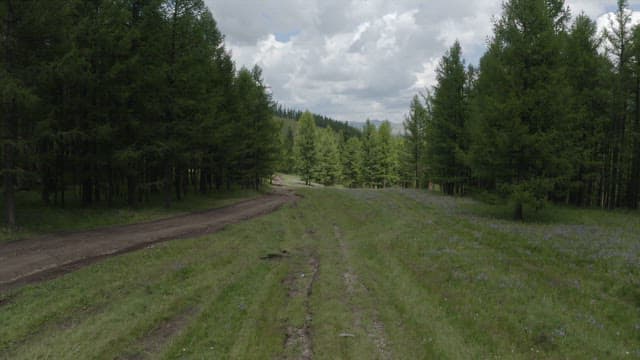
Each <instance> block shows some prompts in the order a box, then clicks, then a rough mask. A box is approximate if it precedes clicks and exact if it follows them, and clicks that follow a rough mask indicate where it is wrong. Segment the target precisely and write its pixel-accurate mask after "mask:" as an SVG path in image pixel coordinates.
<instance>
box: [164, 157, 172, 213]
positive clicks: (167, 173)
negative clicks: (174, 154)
mask: <svg viewBox="0 0 640 360" xmlns="http://www.w3.org/2000/svg"><path fill="white" fill-rule="evenodd" d="M163 185H164V207H166V208H169V207H171V166H170V165H169V161H165V163H164V184H163Z"/></svg>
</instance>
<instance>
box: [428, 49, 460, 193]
mask: <svg viewBox="0 0 640 360" xmlns="http://www.w3.org/2000/svg"><path fill="white" fill-rule="evenodd" d="M466 85H467V73H466V71H465V64H464V61H463V60H462V48H461V47H460V43H458V42H456V43H455V44H453V46H452V47H451V49H450V50H449V52H448V53H447V54H446V55H445V56H444V57H443V58H442V60H441V61H440V65H439V67H438V70H437V85H436V86H435V89H434V93H433V101H432V104H433V115H432V117H431V119H430V123H429V127H428V130H427V132H426V139H427V140H426V143H427V162H428V164H429V165H428V167H429V177H430V178H431V180H432V181H433V182H435V183H439V184H440V185H441V187H442V189H443V191H444V192H445V193H446V194H449V195H453V194H458V195H462V194H463V193H464V185H465V183H467V182H468V178H469V170H468V168H467V166H466V164H465V154H466V153H467V152H468V147H469V141H468V139H467V134H466V129H467V119H468V96H467V95H468V94H467V92H466V91H465V90H466Z"/></svg>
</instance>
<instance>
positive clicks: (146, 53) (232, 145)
mask: <svg viewBox="0 0 640 360" xmlns="http://www.w3.org/2000/svg"><path fill="white" fill-rule="evenodd" d="M0 19H1V21H2V24H1V25H2V26H1V28H2V36H0V49H1V50H0V51H1V53H2V56H1V57H0V62H1V64H2V66H1V68H0V106H1V107H2V109H1V110H0V112H1V114H0V117H1V119H0V120H1V124H0V125H1V129H2V130H1V131H2V140H3V141H2V146H1V147H2V149H1V150H2V188H3V199H4V217H5V222H6V223H7V224H8V225H9V226H13V225H15V208H16V200H15V195H16V192H17V191H27V190H29V191H39V192H40V193H41V196H42V200H43V201H44V203H46V204H51V205H53V206H65V203H68V202H69V199H70V198H72V199H79V200H80V202H81V204H82V205H84V206H91V205H93V204H95V203H99V202H103V203H107V204H109V205H111V204H112V203H118V202H119V203H124V204H128V205H129V206H135V205H136V204H137V203H139V202H144V201H147V200H148V198H149V196H150V194H152V193H162V194H164V195H163V197H164V202H165V205H166V206H169V205H170V204H171V202H172V201H175V200H179V199H181V197H182V196H183V195H184V193H185V192H187V191H198V192H202V193H206V192H209V191H211V190H212V189H221V188H228V187H231V186H237V185H239V186H242V187H246V188H257V187H259V186H260V185H261V183H262V182H263V181H264V180H265V178H267V177H268V176H270V175H271V174H272V173H273V170H274V167H275V164H276V161H277V160H278V159H277V158H276V156H277V154H278V148H277V146H278V134H279V131H280V129H279V128H278V124H277V123H276V122H275V121H274V120H273V117H272V110H273V109H272V108H273V101H272V99H271V95H270V93H269V91H267V88H266V85H265V83H264V80H263V78H262V72H261V70H260V68H258V67H255V68H253V69H246V68H242V69H236V66H235V63H234V61H233V59H232V57H231V54H230V52H229V51H228V50H227V49H226V48H225V44H224V36H223V35H222V34H221V33H220V31H219V30H218V28H217V25H216V22H215V20H214V19H213V17H212V15H211V13H210V12H209V10H208V9H207V7H206V6H205V4H204V3H203V1H202V0H91V1H85V0H54V1H52V0H30V1H23V0H8V1H2V2H1V3H0Z"/></svg>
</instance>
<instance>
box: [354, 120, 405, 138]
mask: <svg viewBox="0 0 640 360" xmlns="http://www.w3.org/2000/svg"><path fill="white" fill-rule="evenodd" d="M369 121H370V122H371V123H372V124H373V125H375V126H376V127H380V125H382V123H383V122H384V120H369ZM389 123H390V124H391V131H392V132H393V134H394V135H402V134H403V133H404V126H403V125H402V124H401V123H394V122H391V121H390V122H389ZM348 124H349V126H351V127H354V128H356V129H358V130H362V129H364V125H365V124H366V121H349V122H348Z"/></svg>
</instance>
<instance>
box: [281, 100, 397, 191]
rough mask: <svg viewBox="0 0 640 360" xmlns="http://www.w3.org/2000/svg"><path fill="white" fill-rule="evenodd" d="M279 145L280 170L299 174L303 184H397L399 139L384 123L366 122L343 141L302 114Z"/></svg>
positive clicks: (331, 131) (332, 131)
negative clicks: (359, 131) (361, 128)
mask: <svg viewBox="0 0 640 360" xmlns="http://www.w3.org/2000/svg"><path fill="white" fill-rule="evenodd" d="M282 142H283V147H282V151H283V155H282V159H283V161H282V163H281V171H283V172H287V173H297V174H299V175H300V176H301V177H302V180H303V181H305V183H306V184H307V185H310V184H311V183H312V182H315V183H320V184H323V185H336V184H342V185H345V186H347V187H371V188H382V187H388V186H392V185H395V184H397V183H398V181H399V178H398V171H399V166H400V162H399V156H400V150H401V146H402V145H401V144H402V139H400V138H398V137H394V136H392V134H391V125H390V124H389V123H388V122H384V123H383V124H382V125H381V126H380V127H378V128H376V126H375V125H373V124H371V123H370V122H369V121H367V124H366V126H365V128H364V130H363V132H362V134H361V135H360V136H353V137H350V138H347V137H346V136H344V134H343V133H341V132H336V131H334V130H333V129H332V128H331V127H327V128H320V127H318V126H316V122H315V121H314V117H313V114H311V113H309V112H305V113H303V114H302V116H301V117H300V120H299V121H298V126H297V129H295V130H294V129H290V131H288V132H287V133H286V134H285V136H284V139H283V140H282Z"/></svg>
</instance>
